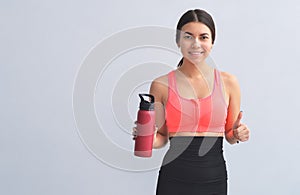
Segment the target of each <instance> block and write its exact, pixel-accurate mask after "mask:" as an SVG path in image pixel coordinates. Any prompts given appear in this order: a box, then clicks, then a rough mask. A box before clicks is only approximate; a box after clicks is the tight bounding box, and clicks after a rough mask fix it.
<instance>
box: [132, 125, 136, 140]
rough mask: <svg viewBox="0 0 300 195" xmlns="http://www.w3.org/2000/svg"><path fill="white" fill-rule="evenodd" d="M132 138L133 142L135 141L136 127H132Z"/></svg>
mask: <svg viewBox="0 0 300 195" xmlns="http://www.w3.org/2000/svg"><path fill="white" fill-rule="evenodd" d="M132 136H133V138H132V139H133V140H135V139H136V137H137V128H136V127H133V128H132Z"/></svg>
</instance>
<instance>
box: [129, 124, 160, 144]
mask: <svg viewBox="0 0 300 195" xmlns="http://www.w3.org/2000/svg"><path fill="white" fill-rule="evenodd" d="M134 124H135V125H137V121H135V122H134ZM157 131H158V127H157V126H156V125H155V130H154V139H155V137H156V133H157ZM137 135H138V130H137V127H136V126H134V127H133V128H132V136H133V138H132V139H133V140H135V139H136V137H137Z"/></svg>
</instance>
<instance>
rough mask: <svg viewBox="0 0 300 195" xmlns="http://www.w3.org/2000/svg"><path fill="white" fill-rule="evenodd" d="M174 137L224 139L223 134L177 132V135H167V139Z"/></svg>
mask: <svg viewBox="0 0 300 195" xmlns="http://www.w3.org/2000/svg"><path fill="white" fill-rule="evenodd" d="M175 136H208V137H224V133H223V132H220V133H216V132H177V133H169V137H175Z"/></svg>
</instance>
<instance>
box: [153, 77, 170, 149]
mask: <svg viewBox="0 0 300 195" xmlns="http://www.w3.org/2000/svg"><path fill="white" fill-rule="evenodd" d="M150 94H151V95H153V96H154V98H155V105H154V109H155V122H156V126H157V131H156V132H155V134H154V140H153V148H162V147H163V146H165V145H166V144H167V143H168V140H169V134H168V129H167V126H166V120H165V106H164V105H165V103H166V101H167V97H168V80H167V76H162V77H159V78H157V79H155V80H154V81H153V82H152V83H151V87H150Z"/></svg>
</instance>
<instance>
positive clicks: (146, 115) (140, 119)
mask: <svg viewBox="0 0 300 195" xmlns="http://www.w3.org/2000/svg"><path fill="white" fill-rule="evenodd" d="M144 96H147V97H149V98H150V101H146V100H145V99H144ZM139 97H140V98H141V102H140V109H139V111H138V114H137V137H136V139H135V146H134V155H136V156H140V157H151V156H152V147H153V138H154V131H155V111H154V96H153V95H150V94H139Z"/></svg>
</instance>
